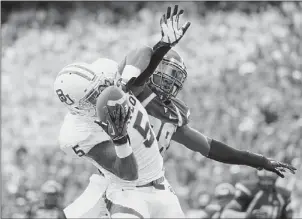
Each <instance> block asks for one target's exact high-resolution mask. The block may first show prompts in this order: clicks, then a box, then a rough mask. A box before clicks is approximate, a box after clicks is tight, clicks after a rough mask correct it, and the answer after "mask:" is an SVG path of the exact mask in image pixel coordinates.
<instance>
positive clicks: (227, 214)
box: [221, 209, 247, 219]
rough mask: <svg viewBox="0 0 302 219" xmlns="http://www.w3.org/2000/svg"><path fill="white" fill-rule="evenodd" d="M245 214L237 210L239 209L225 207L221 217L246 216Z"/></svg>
mask: <svg viewBox="0 0 302 219" xmlns="http://www.w3.org/2000/svg"><path fill="white" fill-rule="evenodd" d="M246 217H247V214H246V212H239V211H234V210H231V209H225V210H224V211H223V212H222V214H221V218H234V219H235V218H240V219H243V218H246Z"/></svg>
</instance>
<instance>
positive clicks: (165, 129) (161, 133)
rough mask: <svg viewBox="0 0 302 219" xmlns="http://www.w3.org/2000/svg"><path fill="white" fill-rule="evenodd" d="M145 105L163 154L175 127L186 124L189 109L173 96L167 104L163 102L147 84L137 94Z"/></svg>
mask: <svg viewBox="0 0 302 219" xmlns="http://www.w3.org/2000/svg"><path fill="white" fill-rule="evenodd" d="M137 99H138V100H139V101H140V102H141V103H142V105H143V106H144V107H145V109H146V111H147V113H148V115H149V120H150V124H151V126H152V128H153V131H154V133H155V135H156V138H157V140H158V143H159V147H160V148H159V150H160V152H161V154H163V153H164V152H165V151H166V150H167V149H168V148H169V146H170V141H171V138H172V136H173V134H174V133H175V132H176V130H177V128H179V127H182V126H184V125H186V124H188V121H189V116H190V110H189V108H188V107H187V106H186V105H185V104H184V103H183V102H182V101H180V100H179V99H177V98H173V99H171V102H170V103H169V104H164V103H163V102H162V101H161V100H160V99H159V98H158V97H157V95H156V94H155V93H153V92H152V91H151V89H150V88H149V87H148V86H145V88H144V90H143V91H142V92H141V93H140V94H139V95H138V96H137Z"/></svg>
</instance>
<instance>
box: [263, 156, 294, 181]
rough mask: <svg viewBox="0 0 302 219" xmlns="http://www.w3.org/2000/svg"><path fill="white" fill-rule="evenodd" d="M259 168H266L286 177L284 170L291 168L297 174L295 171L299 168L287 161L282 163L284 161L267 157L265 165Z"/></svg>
mask: <svg viewBox="0 0 302 219" xmlns="http://www.w3.org/2000/svg"><path fill="white" fill-rule="evenodd" d="M258 169H259V170H262V169H265V170H268V171H271V172H274V173H276V174H277V175H278V176H280V177H282V178H284V174H283V173H284V172H286V170H289V171H290V172H291V173H292V174H295V171H296V170H297V169H296V168H295V167H293V166H291V165H289V164H286V163H282V162H278V161H276V160H273V159H268V158H266V159H265V162H264V165H263V167H261V168H258Z"/></svg>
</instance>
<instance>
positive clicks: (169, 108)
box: [79, 48, 295, 199]
mask: <svg viewBox="0 0 302 219" xmlns="http://www.w3.org/2000/svg"><path fill="white" fill-rule="evenodd" d="M146 51H148V49H147V48H143V49H137V50H135V51H133V52H131V53H129V54H128V55H127V56H126V57H125V59H124V60H123V61H122V62H121V63H120V65H119V72H123V73H122V79H121V81H120V82H121V84H126V83H127V82H128V84H126V88H125V89H126V90H127V89H130V90H131V91H132V92H133V93H134V94H135V95H136V97H137V99H138V100H139V101H141V103H142V105H143V106H144V107H145V108H146V110H147V112H148V114H149V120H150V124H151V126H152V128H153V131H154V133H155V136H156V139H157V140H158V142H159V144H158V145H159V151H160V152H161V154H162V155H163V154H164V152H165V151H166V150H167V149H168V148H169V145H170V142H171V140H174V141H176V142H178V143H181V144H183V145H184V146H186V147H188V148H189V149H191V150H193V151H197V152H200V153H201V154H202V155H204V156H206V157H208V158H210V159H214V160H217V161H220V162H223V163H228V164H243V165H249V166H252V167H255V168H259V169H260V168H265V169H267V170H270V171H273V172H275V173H276V174H278V175H279V176H281V177H283V174H282V171H285V169H283V168H287V169H289V170H290V171H291V172H292V173H294V170H295V168H294V167H292V166H290V165H288V164H283V163H280V162H277V161H274V160H269V159H267V158H266V157H264V156H262V155H258V154H254V153H251V152H246V151H240V150H236V149H234V148H231V147H229V146H227V145H225V144H224V143H222V142H219V141H216V140H213V139H211V138H209V137H206V136H204V135H202V134H201V133H200V132H198V131H196V130H195V129H193V128H191V127H190V126H189V125H188V121H189V115H190V111H189V109H188V108H187V106H186V105H185V104H184V103H183V102H181V101H180V100H179V99H177V98H176V95H177V93H178V92H179V91H180V90H181V88H182V87H183V83H184V82H185V80H186V78H187V72H186V67H185V65H184V63H183V60H182V58H181V57H180V56H179V55H178V53H177V52H175V51H174V50H170V51H169V52H168V53H167V55H166V56H165V57H164V59H163V61H161V62H160V64H159V66H158V68H157V69H156V70H155V72H154V74H153V75H152V76H151V79H150V80H149V82H148V83H147V86H136V85H135V84H134V83H132V82H133V81H134V82H135V80H133V79H135V77H140V74H146V72H147V73H149V72H150V71H152V70H150V69H152V68H154V67H152V66H150V65H148V67H147V69H146V70H145V71H144V72H143V73H141V72H142V68H141V67H138V66H135V65H133V64H131V63H134V62H135V60H139V61H142V62H143V61H144V59H143V58H142V57H146V56H145V55H144V53H146ZM148 71H149V72H148ZM133 73H134V74H133ZM99 178H101V176H99ZM94 186H97V185H94ZM83 196H85V195H84V194H83ZM79 199H81V197H79Z"/></svg>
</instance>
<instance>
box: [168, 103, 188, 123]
mask: <svg viewBox="0 0 302 219" xmlns="http://www.w3.org/2000/svg"><path fill="white" fill-rule="evenodd" d="M172 102H173V103H174V105H175V106H176V110H177V114H178V117H179V119H178V120H179V122H178V127H182V126H185V125H187V124H188V123H189V118H190V114H191V112H190V109H189V107H188V106H187V105H186V104H185V103H184V102H182V101H181V100H179V99H177V98H173V99H172Z"/></svg>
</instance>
